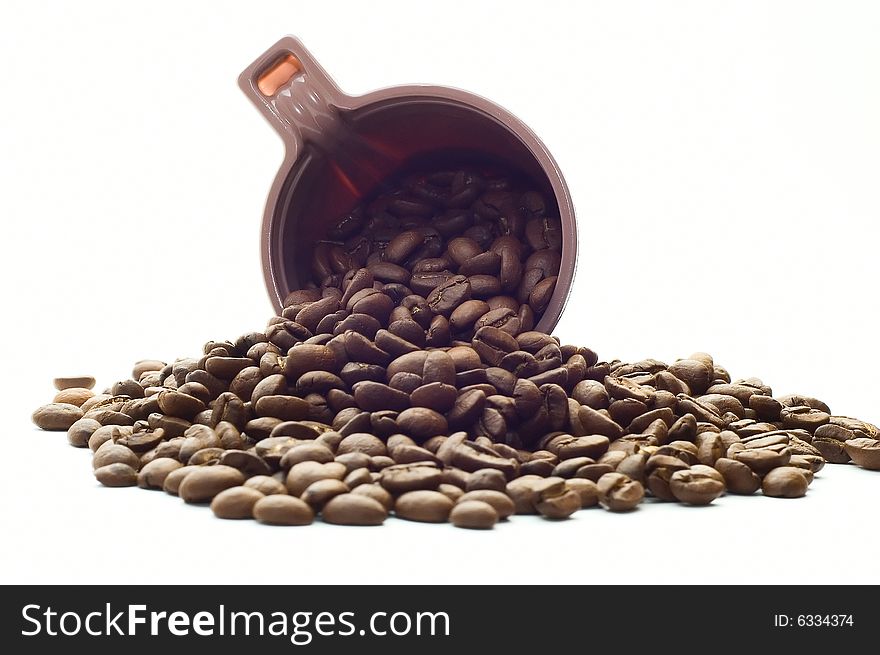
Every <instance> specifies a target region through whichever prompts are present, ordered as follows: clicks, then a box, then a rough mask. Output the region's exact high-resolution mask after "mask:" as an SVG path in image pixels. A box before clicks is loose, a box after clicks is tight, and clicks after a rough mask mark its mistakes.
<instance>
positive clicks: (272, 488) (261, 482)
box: [244, 475, 287, 518]
mask: <svg viewBox="0 0 880 655" xmlns="http://www.w3.org/2000/svg"><path fill="white" fill-rule="evenodd" d="M244 486H246V487H250V488H252V489H256V490H257V491H259V492H260V493H261V494H263V495H264V496H271V495H274V494H282V495H286V494H287V487H285V486H284V484H283V483H282V482H281V481H279V480H277V479H276V478H274V477H271V476H268V475H255V476H254V477H252V478H248V479H247V480H245V483H244ZM254 518H257V517H256V516H255V517H254Z"/></svg>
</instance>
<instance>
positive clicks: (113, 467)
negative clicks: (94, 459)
mask: <svg viewBox="0 0 880 655" xmlns="http://www.w3.org/2000/svg"><path fill="white" fill-rule="evenodd" d="M137 475H138V474H137V471H136V470H135V469H134V468H132V467H131V466H129V465H128V464H123V463H121V462H115V463H113V464H107V465H105V466H100V467H98V468H96V469H95V478H97V480H98V482H100V483H101V484H103V485H104V486H105V487H133V486H134V485H135V484H137Z"/></svg>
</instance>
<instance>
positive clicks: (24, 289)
mask: <svg viewBox="0 0 880 655" xmlns="http://www.w3.org/2000/svg"><path fill="white" fill-rule="evenodd" d="M285 33H293V34H296V35H298V36H299V37H300V38H301V39H302V40H303V41H304V42H305V44H306V46H307V47H309V48H310V49H311V51H312V52H313V53H314V54H315V56H316V57H317V58H318V59H319V60H320V61H321V62H322V63H323V64H324V66H325V68H326V69H327V70H329V71H330V72H331V74H332V75H334V76H335V77H336V79H337V81H338V82H339V84H340V85H341V86H342V88H343V89H345V90H347V91H349V92H351V93H362V92H365V91H368V90H371V89H374V88H376V87H380V86H388V85H393V84H401V83H408V82H431V83H438V84H448V85H453V86H459V87H462V88H465V89H468V90H471V91H474V92H476V93H479V94H482V95H485V96H488V97H489V98H492V99H493V100H495V101H497V102H498V103H500V104H502V105H504V106H505V107H507V108H508V109H510V110H511V111H513V112H514V113H515V114H517V115H518V116H520V117H521V118H522V119H524V120H525V122H526V123H528V124H529V125H530V126H531V127H532V128H533V129H534V130H535V131H536V132H537V133H538V134H539V135H540V136H541V137H542V138H543V139H544V140H545V142H546V144H547V145H548V147H549V149H550V150H551V152H553V154H554V155H555V157H556V158H557V160H558V162H559V164H560V166H561V168H562V170H563V171H564V173H565V175H566V178H567V180H568V182H569V185H570V187H571V191H572V195H573V197H574V201H575V204H576V208H577V212H578V221H579V226H580V246H579V247H580V252H581V257H580V261H579V269H578V276H577V281H576V284H575V287H574V293H573V295H572V298H571V302H570V304H569V307H568V309H567V311H566V313H565V316H564V318H563V321H562V323H561V324H560V325H559V327H558V330H557V333H558V334H559V335H560V336H561V337H562V338H563V339H564V340H565V341H568V342H577V343H582V344H585V345H589V346H591V347H592V348H594V349H596V350H597V351H598V352H599V354H600V356H602V357H603V358H606V359H611V358H615V357H618V358H621V359H625V360H630V361H631V360H634V359H640V358H644V357H656V358H659V359H663V360H666V361H671V360H673V359H675V358H676V357H682V356H686V355H688V354H689V353H691V352H692V351H695V350H707V351H710V352H712V353H713V354H714V355H715V357H716V361H718V362H719V363H721V364H722V365H724V366H726V367H727V368H728V369H729V370H730V371H731V373H732V374H733V375H734V376H735V377H742V376H748V375H757V376H760V377H762V378H763V379H764V380H765V382H768V383H770V384H771V385H772V386H773V388H774V391H776V392H777V393H786V392H803V393H808V394H812V395H815V396H818V397H821V398H823V399H825V400H826V401H827V402H828V403H830V405H831V407H832V409H833V410H834V411H835V412H837V413H840V414H848V415H854V416H859V417H862V418H865V419H867V420H873V421H875V422H877V421H880V406H878V403H877V401H876V399H877V397H878V391H880V389H878V371H880V350H878V348H877V345H876V344H877V339H878V329H877V326H878V320H880V299H878V298H880V295H878V293H877V263H878V236H880V228H878V227H877V220H878V217H880V187H878V180H880V119H878V117H880V82H878V80H880V39H878V38H877V34H878V33H880V10H878V5H877V4H876V3H871V2H862V3H858V2H840V1H835V2H825V3H816V2H804V1H802V0H801V1H797V2H766V1H760V2H737V3H730V2H708V1H705V0H700V1H695V2H663V3H657V2H625V3H621V2H607V3H592V2H577V3H575V2H570V3H562V2H551V1H548V0H545V1H543V2H540V3H534V2H512V1H511V0H508V1H507V2H503V3H502V2H466V3H464V2H463V3H457V2H444V3H430V6H429V3H414V2H380V1H374V2H342V1H341V0H337V1H335V2H316V1H313V2H290V1H288V2H258V1H254V0H252V1H250V2H238V3H229V2H210V3H208V2H201V3H199V2H186V3H181V2H160V1H157V0H152V1H151V2H149V3H146V4H138V3H119V2H102V3H99V2H77V3H62V2H35V1H33V0H28V1H26V2H10V1H8V0H7V1H5V2H3V3H2V5H0V62H2V63H0V67H2V72H3V75H2V84H0V153H2V154H0V220H2V224H3V233H2V239H0V244H2V257H0V281H2V282H0V284H2V292H3V297H2V302H3V306H4V307H5V308H6V309H5V311H4V312H3V317H2V319H0V331H2V337H3V338H2V343H3V345H4V348H3V357H2V362H3V370H2V374H0V384H2V396H0V397H2V399H3V401H2V403H3V413H4V424H3V430H2V433H0V440H2V457H3V460H4V465H3V474H2V475H0V486H2V488H0V499H2V500H0V503H2V521H3V523H2V526H3V527H2V531H0V532H2V535H3V536H2V538H0V581H2V582H65V581H81V582H119V583H145V582H177V581H180V582H222V583H232V582H306V581H310V582H334V581H336V582H341V581H345V582H352V581H363V582H395V581H399V582H411V583H419V582H515V581H528V582H567V581H571V582H615V583H617V582H620V583H624V582H659V581H667V582H707V583H717V582H724V581H730V582H784V581H789V582H797V581H803V582H807V581H809V582H837V581H848V582H860V581H862V582H873V583H877V582H880V558H877V557H876V556H874V557H871V556H870V555H868V553H872V552H873V553H876V551H877V547H878V541H880V539H878V534H880V533H878V528H877V521H876V518H877V512H876V507H877V498H878V494H880V474H872V473H870V472H867V471H862V470H857V469H855V468H854V467H837V468H833V467H829V468H832V469H833V470H828V469H827V468H826V470H825V471H823V472H822V473H821V474H820V475H819V477H818V478H817V480H816V482H815V483H814V485H813V486H812V487H811V489H810V492H809V494H808V497H807V498H805V499H801V500H797V501H780V500H775V499H769V498H761V497H760V496H758V497H753V498H736V497H725V498H722V499H721V500H719V501H718V502H717V503H716V504H715V506H713V507H710V508H706V509H689V508H684V507H680V506H656V505H644V506H642V507H641V509H639V510H638V511H637V512H635V513H633V514H629V515H613V514H611V513H608V512H604V511H601V510H593V511H589V512H581V513H579V514H578V515H577V516H576V518H574V519H572V520H570V521H567V522H564V523H557V524H551V523H548V522H545V521H541V520H540V519H532V518H529V517H514V520H512V521H510V523H509V524H506V525H502V526H499V527H498V528H497V529H496V530H494V531H492V532H491V533H473V532H468V531H464V530H456V529H454V528H452V527H451V526H433V525H417V524H411V523H406V522H403V521H394V520H391V521H389V522H388V524H387V525H386V526H385V527H384V528H371V529H354V528H339V527H334V526H324V525H315V526H313V527H311V528H305V529H272V528H267V527H264V526H259V525H256V524H254V523H240V522H224V521H219V520H215V519H214V518H213V517H212V515H211V513H210V512H209V511H208V510H206V509H204V508H194V507H187V506H184V504H183V503H182V502H180V501H179V500H178V499H176V498H172V497H169V496H167V495H165V494H161V493H148V492H145V491H142V490H140V489H136V488H135V489H122V490H114V489H104V488H101V487H99V486H98V485H97V483H96V482H95V481H94V479H93V478H92V477H91V473H90V464H89V457H88V454H87V452H83V451H80V450H75V449H73V448H70V447H69V446H67V444H66V439H65V436H64V434H63V433H41V432H39V431H36V430H35V429H34V428H33V427H32V425H31V423H30V419H29V416H30V412H31V411H32V410H33V408H35V407H36V406H37V405H39V404H42V403H44V402H48V401H49V400H50V399H51V397H52V395H53V390H52V386H51V379H52V377H54V376H56V375H60V374H67V373H69V374H76V373H80V372H87V373H93V374H95V375H96V376H97V377H98V379H99V385H100V386H102V387H103V386H105V385H109V384H110V383H112V382H113V381H114V380H115V379H119V378H122V377H126V376H127V375H128V374H129V371H130V365H131V363H132V362H134V361H135V360H137V359H140V358H145V357H150V358H152V357H156V358H161V359H165V360H170V359H173V358H174V357H177V356H184V355H187V356H189V355H194V354H198V353H199V352H200V349H201V346H202V344H203V343H204V342H205V341H207V340H208V339H225V338H233V337H235V336H236V335H238V334H240V333H242V332H245V331H251V330H254V329H260V328H262V327H263V325H264V323H265V321H266V319H267V318H269V316H270V315H271V309H270V305H269V302H268V299H267V296H266V294H265V292H264V289H263V280H262V274H261V271H260V261H259V256H258V228H259V222H260V218H261V214H262V209H263V203H264V200H265V194H266V192H267V190H268V187H269V184H270V182H271V180H272V178H273V177H274V175H275V172H276V170H277V166H278V164H279V162H280V159H281V156H282V150H281V142H280V140H279V139H278V138H277V137H276V136H275V134H274V133H273V131H272V130H271V129H270V127H269V126H268V125H267V124H266V123H265V122H264V121H263V119H262V118H261V117H260V115H259V114H258V113H257V112H256V111H255V109H254V108H253V107H252V106H251V105H250V103H249V101H248V100H247V99H246V98H245V97H244V96H243V95H242V94H241V93H240V92H239V90H238V88H237V86H236V76H237V74H238V73H239V71H240V70H241V69H243V68H244V67H245V66H247V65H248V64H249V63H250V62H251V61H252V60H253V59H254V58H255V57H256V56H257V55H259V54H260V53H261V52H262V51H263V50H264V49H266V48H267V47H268V46H269V45H271V44H272V43H273V42H274V41H275V40H276V39H277V38H278V37H279V36H281V35H283V34H285ZM193 556H195V559H193ZM261 562H262V563H261ZM266 562H271V564H269V565H267V564H266Z"/></svg>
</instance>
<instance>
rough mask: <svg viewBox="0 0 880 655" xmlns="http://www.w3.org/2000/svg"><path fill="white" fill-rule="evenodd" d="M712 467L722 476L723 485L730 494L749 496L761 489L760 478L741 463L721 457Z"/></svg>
mask: <svg viewBox="0 0 880 655" xmlns="http://www.w3.org/2000/svg"><path fill="white" fill-rule="evenodd" d="M713 466H714V467H715V469H716V470H717V471H718V472H719V473H721V474H722V475H723V476H724V483H725V485H726V487H727V490H728V491H729V492H731V493H734V494H743V495H750V494H753V493H755V492H756V491H757V490H758V489H760V488H761V478H759V477H758V476H757V475H756V474H755V473H754V471H752V469H751V468H750V467H749V466H748V465H747V464H744V463H743V462H740V461H737V460H735V459H727V458H724V457H722V458H720V459H718V460H716V461H715V464H714V465H713Z"/></svg>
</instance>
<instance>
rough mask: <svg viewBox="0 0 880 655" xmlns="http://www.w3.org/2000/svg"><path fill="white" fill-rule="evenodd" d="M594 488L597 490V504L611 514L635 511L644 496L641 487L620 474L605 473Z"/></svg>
mask: <svg viewBox="0 0 880 655" xmlns="http://www.w3.org/2000/svg"><path fill="white" fill-rule="evenodd" d="M596 486H597V488H598V490H599V503H600V504H601V505H602V506H603V507H605V508H606V509H610V510H611V511H612V512H626V511H629V510H632V509H635V507H636V506H637V505H638V504H639V503H640V502H642V498H644V496H645V490H644V488H643V487H642V485H641V484H639V483H638V482H636V481H634V480H630V479H629V478H628V477H627V476H625V475H623V474H622V473H606V474H605V475H603V476H602V477H601V478H600V479H599V481H598V482H597V483H596Z"/></svg>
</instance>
